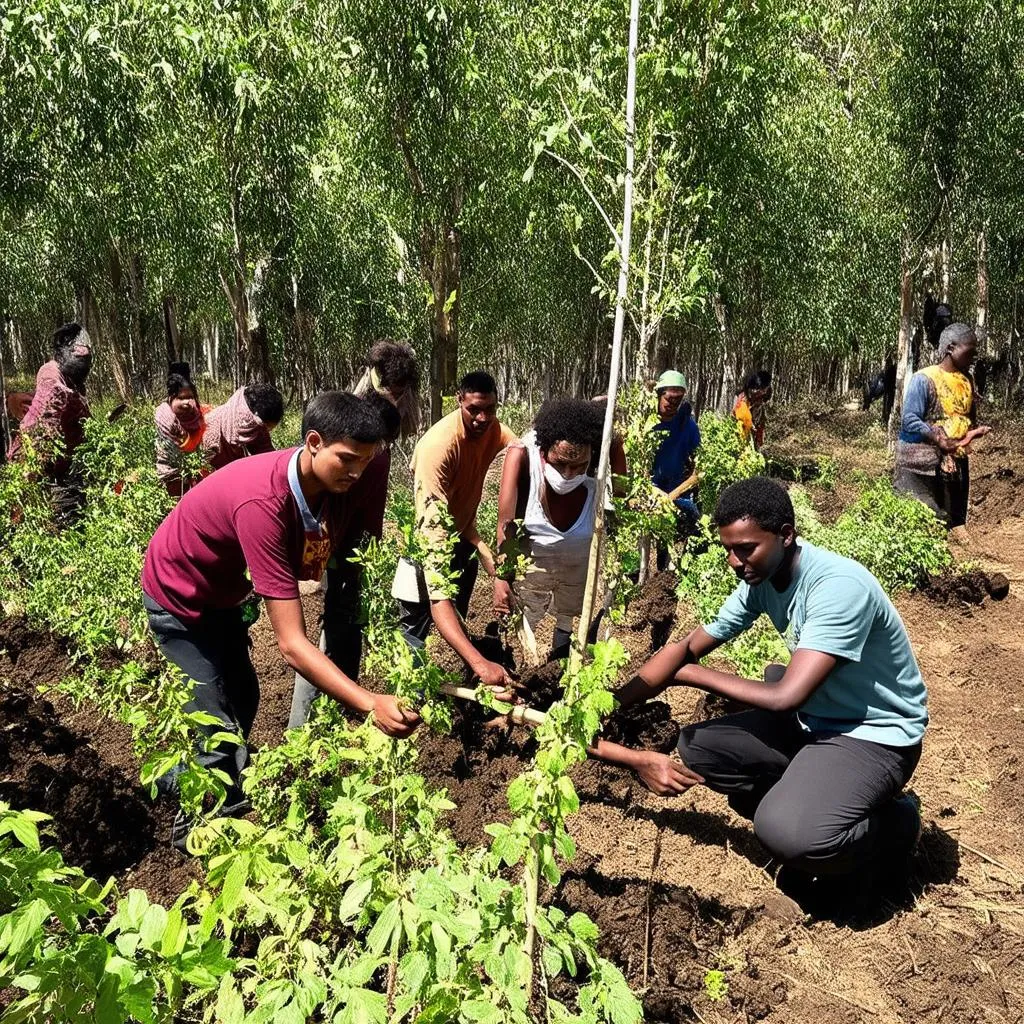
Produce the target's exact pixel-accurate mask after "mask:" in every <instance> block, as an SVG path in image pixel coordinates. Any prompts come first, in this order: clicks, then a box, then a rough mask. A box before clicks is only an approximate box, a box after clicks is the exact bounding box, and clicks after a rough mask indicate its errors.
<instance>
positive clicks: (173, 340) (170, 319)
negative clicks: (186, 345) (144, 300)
mask: <svg viewBox="0 0 1024 1024" xmlns="http://www.w3.org/2000/svg"><path fill="white" fill-rule="evenodd" d="M163 312H164V341H165V343H166V345H167V361H168V362H169V363H177V362H180V361H181V337H180V336H179V334H178V309H177V303H176V301H175V298H174V296H173V295H165V296H164V299H163Z"/></svg>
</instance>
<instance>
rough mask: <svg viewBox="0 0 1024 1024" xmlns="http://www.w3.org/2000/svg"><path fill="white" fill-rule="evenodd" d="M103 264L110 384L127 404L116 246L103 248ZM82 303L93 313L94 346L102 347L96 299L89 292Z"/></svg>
mask: <svg viewBox="0 0 1024 1024" xmlns="http://www.w3.org/2000/svg"><path fill="white" fill-rule="evenodd" d="M107 264H108V267H109V270H110V303H109V305H108V307H107V318H106V323H107V330H106V332H105V333H106V339H105V340H106V342H107V345H108V347H109V351H110V364H111V369H112V371H113V374H114V383H115V384H116V385H117V391H118V394H119V395H120V396H121V399H122V401H125V402H127V401H128V399H129V398H131V395H132V385H131V362H130V358H131V353H130V351H129V353H128V358H125V345H124V332H123V329H122V323H121V315H120V300H121V298H122V296H123V294H124V277H123V275H122V273H121V257H120V255H119V254H118V251H117V246H116V245H114V244H113V242H111V244H110V246H109V247H108V249H107ZM86 304H87V305H88V306H89V307H90V308H91V309H92V310H93V315H94V322H95V325H96V332H97V335H98V337H97V339H96V341H97V345H98V346H100V347H102V345H101V339H102V337H103V334H104V331H103V330H102V328H101V317H100V311H99V307H98V306H97V304H96V297H95V296H94V295H93V293H92V289H91V288H88V289H87V291H86Z"/></svg>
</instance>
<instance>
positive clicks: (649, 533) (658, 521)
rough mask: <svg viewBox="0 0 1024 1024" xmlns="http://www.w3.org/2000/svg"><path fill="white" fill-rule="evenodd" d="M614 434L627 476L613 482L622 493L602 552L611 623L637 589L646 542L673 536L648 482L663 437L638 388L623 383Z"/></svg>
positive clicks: (668, 512)
mask: <svg viewBox="0 0 1024 1024" xmlns="http://www.w3.org/2000/svg"><path fill="white" fill-rule="evenodd" d="M617 411H618V420H617V433H618V436H619V437H621V439H622V445H623V448H624V450H625V453H626V465H627V467H628V470H629V473H628V476H627V477H626V479H625V480H622V479H619V480H617V481H615V482H616V483H617V484H618V486H619V488H620V489H623V488H624V493H622V494H618V495H616V497H615V498H614V499H613V500H614V505H615V513H614V517H612V523H611V529H609V531H608V537H607V543H606V548H605V563H604V578H605V586H606V587H607V588H608V589H609V590H610V591H611V593H612V594H613V595H614V603H613V604H612V606H611V607H610V609H609V614H610V616H611V618H612V621H613V622H616V621H619V620H621V618H622V615H623V612H624V611H625V608H626V606H627V605H628V604H629V602H630V601H631V600H632V599H633V597H634V596H635V595H636V593H637V591H638V589H639V587H638V585H637V584H635V583H633V582H632V578H633V577H634V576H635V575H636V574H638V573H639V570H640V558H641V552H642V551H643V550H645V549H646V544H647V543H648V541H649V539H650V538H653V539H655V540H657V541H660V542H662V543H665V544H669V543H672V542H673V541H674V540H675V536H676V511H675V508H674V507H673V505H672V503H671V502H669V501H667V500H666V499H665V495H664V493H663V492H661V491H659V490H658V488H656V487H655V486H654V484H653V483H651V473H652V470H653V467H654V457H655V455H656V454H657V452H658V447H659V446H660V444H661V441H662V437H661V435H660V434H659V433H658V432H656V431H655V430H654V429H653V428H654V427H655V425H656V424H657V423H658V422H659V419H658V414H657V411H656V402H655V399H654V396H653V395H652V394H651V392H650V391H649V390H648V389H647V388H646V387H644V386H643V385H642V384H639V383H633V384H627V385H626V386H625V387H624V388H623V389H622V390H621V391H620V393H619V400H618V403H617Z"/></svg>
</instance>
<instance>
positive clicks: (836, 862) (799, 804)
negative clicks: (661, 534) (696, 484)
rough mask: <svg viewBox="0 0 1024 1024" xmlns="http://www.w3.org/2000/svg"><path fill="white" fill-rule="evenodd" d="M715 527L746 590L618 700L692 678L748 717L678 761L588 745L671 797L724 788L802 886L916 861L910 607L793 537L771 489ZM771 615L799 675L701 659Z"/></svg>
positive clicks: (695, 736)
mask: <svg viewBox="0 0 1024 1024" xmlns="http://www.w3.org/2000/svg"><path fill="white" fill-rule="evenodd" d="M714 518H715V523H716V524H717V526H718V530H719V535H720V537H721V541H722V544H723V545H724V546H725V551H726V554H727V556H728V559H729V564H730V566H731V567H732V568H733V570H734V571H735V572H736V575H737V576H738V577H739V579H740V584H739V586H738V587H737V588H736V590H735V591H733V593H732V594H731V595H730V597H729V598H728V599H727V600H726V601H725V603H724V604H723V605H722V608H721V610H720V611H719V613H718V616H717V618H716V619H715V620H714V621H713V622H711V623H708V624H707V625H705V626H699V627H697V629H695V630H694V631H693V632H692V633H690V635H689V636H687V637H686V639H684V640H682V641H680V642H678V643H674V644H670V645H668V646H666V647H665V648H663V649H662V650H661V651H659V652H658V654H656V655H655V656H654V657H653V658H652V659H651V660H650V661H649V662H648V663H647V664H646V665H644V666H643V668H642V669H641V670H640V672H639V673H638V674H637V676H635V677H634V678H633V679H632V680H631V681H630V682H629V683H627V684H626V685H625V686H624V687H623V688H622V690H621V691H620V693H619V695H618V696H619V700H620V701H621V703H622V704H623V705H625V706H628V705H630V704H634V703H636V702H638V701H641V700H647V699H648V698H650V697H652V696H654V695H655V694H658V693H660V692H661V691H663V690H664V689H665V688H666V687H668V686H672V685H684V686H693V687H696V688H698V689H701V690H706V691H708V692H710V693H717V694H720V695H722V696H724V697H728V698H730V699H732V700H735V701H741V702H742V703H744V704H748V705H750V710H747V711H741V712H739V713H737V714H732V715H726V716H725V717H723V718H718V719H713V720H711V721H707V722H702V723H699V724H696V725H690V726H687V727H685V728H684V729H683V730H682V732H681V735H680V738H679V754H680V756H681V758H682V764H678V763H676V762H674V761H673V760H672V759H671V758H670V757H669V756H667V755H663V754H652V753H650V752H642V751H633V750H627V749H626V748H623V747H620V746H617V745H616V744H610V743H606V742H604V741H600V742H599V743H598V744H597V746H596V747H595V749H594V751H593V752H594V753H595V754H596V755H597V756H599V757H602V758H605V759H607V760H610V761H613V762H615V763H618V764H623V765H628V766H630V767H633V768H634V769H635V770H636V771H637V772H638V774H639V775H640V777H641V779H642V780H643V781H644V782H645V783H646V784H647V786H648V787H649V788H650V789H652V790H653V791H654V792H655V793H659V794H661V795H664V796H672V795H675V794H677V793H681V792H683V791H684V790H685V789H687V788H688V787H689V786H692V785H696V784H699V783H704V784H705V785H707V786H708V787H709V788H711V789H713V790H715V791H716V792H719V793H724V794H725V795H726V796H727V797H728V799H729V804H730V806H731V807H732V808H733V809H734V810H735V811H736V812H737V813H739V814H741V815H743V816H744V817H747V818H750V819H752V820H753V824H754V832H755V833H756V835H757V836H758V838H759V839H760V840H761V842H762V843H763V844H764V845H765V846H766V847H767V849H768V850H769V851H770V852H771V854H772V855H773V856H774V857H775V858H776V859H777V860H778V861H780V862H781V863H782V864H783V865H785V866H786V868H787V869H788V871H789V872H790V876H789V877H790V878H791V879H793V880H794V881H795V882H797V884H798V885H799V884H800V883H802V882H805V881H809V880H810V879H811V878H812V877H821V876H848V875H852V874H854V873H855V872H858V871H860V870H867V871H872V870H874V869H876V868H877V867H879V866H882V865H884V866H886V868H893V867H894V866H896V865H897V864H898V863H899V862H900V861H902V862H903V863H906V862H907V860H908V859H909V855H910V853H911V852H912V850H913V848H914V845H915V843H916V841H917V837H918V835H919V833H920V816H919V814H918V810H917V806H916V803H915V801H914V799H913V798H912V797H911V796H909V795H907V796H901V793H902V790H903V787H904V786H905V785H906V784H907V782H908V781H909V779H910V777H911V775H912V774H913V772H914V769H915V767H916V765H917V762H918V759H919V757H920V755H921V741H922V737H923V736H924V732H925V727H926V726H927V724H928V712H927V695H926V691H925V685H924V681H923V680H922V678H921V672H920V669H919V668H918V665H917V662H916V660H915V658H914V653H913V651H912V650H911V646H910V641H909V639H908V637H907V632H906V629H905V628H904V625H903V622H902V621H901V619H900V617H899V614H898V613H897V611H896V609H895V608H894V607H893V604H892V602H891V601H890V600H889V598H888V597H887V596H886V594H885V592H884V591H883V590H882V588H881V586H880V585H879V583H878V581H877V580H876V579H875V578H874V576H872V575H871V573H870V572H868V570H867V569H865V568H864V567H863V566H862V565H860V564H859V563H858V562H854V561H852V560H851V559H848V558H843V557H842V556H840V555H837V554H834V553H833V552H831V551H827V550H825V549H824V548H819V547H816V546H815V545H813V544H811V543H809V542H808V541H806V540H803V539H801V538H798V537H797V532H796V528H795V527H794V525H793V524H794V514H793V505H792V502H791V501H790V499H789V495H788V494H787V493H786V492H785V491H784V490H783V489H782V488H781V487H780V486H779V485H778V484H776V483H774V482H773V481H770V480H768V479H766V478H763V477H755V478H753V479H751V480H744V481H742V482H740V483H737V484H733V485H732V486H731V487H728V488H726V489H725V490H724V491H723V492H722V495H721V498H720V499H719V502H718V507H717V509H716V510H715V517H714ZM762 614H765V615H767V616H768V617H769V619H770V620H771V622H772V624H773V625H774V626H775V628H776V629H777V630H778V631H779V633H780V634H782V635H783V636H784V637H785V639H786V643H787V646H789V648H790V650H791V651H792V659H791V661H790V663H789V665H788V666H786V667H785V668H783V667H782V666H769V669H768V670H766V673H765V679H764V680H753V679H742V678H740V677H738V676H735V675H731V674H730V673H727V672H719V671H716V670H714V669H710V668H705V667H704V666H702V665H701V664H700V661H701V659H702V658H704V657H705V656H707V655H708V654H710V653H711V652H712V651H714V650H715V649H716V648H718V647H720V646H721V645H722V644H723V643H725V642H726V641H727V640H731V639H732V638H734V637H736V636H739V635H740V634H741V633H743V632H744V631H746V630H747V629H749V628H750V627H751V626H753V624H754V623H755V622H756V621H757V619H758V618H760V616H761V615H762Z"/></svg>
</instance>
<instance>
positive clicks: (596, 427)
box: [533, 398, 604, 452]
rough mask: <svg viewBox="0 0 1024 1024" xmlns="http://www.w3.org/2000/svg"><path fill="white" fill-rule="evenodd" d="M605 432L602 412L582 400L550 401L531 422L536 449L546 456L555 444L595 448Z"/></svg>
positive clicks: (555, 399) (600, 409) (559, 399)
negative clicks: (583, 445)
mask: <svg viewBox="0 0 1024 1024" xmlns="http://www.w3.org/2000/svg"><path fill="white" fill-rule="evenodd" d="M603 430H604V410H603V409H602V408H601V407H600V406H598V405H595V404H594V403H593V402H588V401H586V399H583V398H552V399H551V400H550V401H548V402H545V403H544V404H543V405H542V406H541V407H540V410H539V411H538V413H537V418H536V419H535V420H534V421H533V431H534V434H535V435H536V437H537V447H538V448H539V449H540V450H541V451H542V452H546V451H549V450H550V449H551V446H552V445H553V444H555V443H557V442H558V441H568V442H569V443H570V444H589V445H590V446H591V447H593V448H597V447H598V446H599V445H600V444H601V433H602V431H603Z"/></svg>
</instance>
